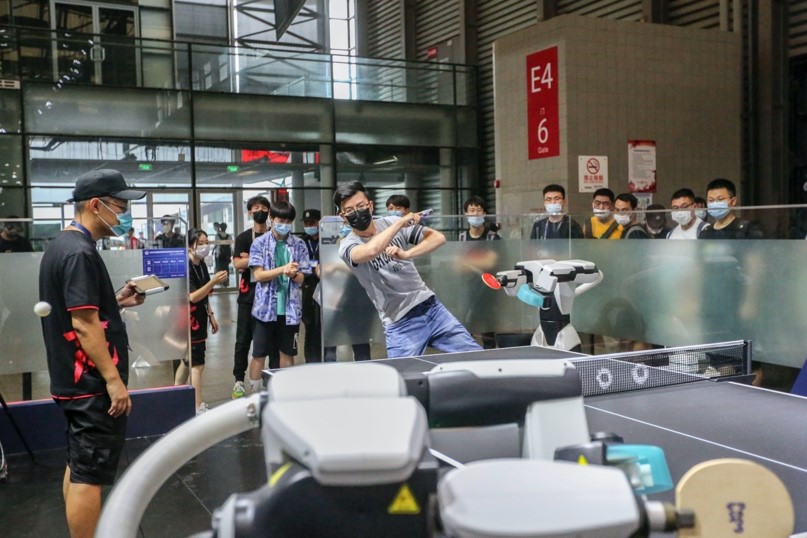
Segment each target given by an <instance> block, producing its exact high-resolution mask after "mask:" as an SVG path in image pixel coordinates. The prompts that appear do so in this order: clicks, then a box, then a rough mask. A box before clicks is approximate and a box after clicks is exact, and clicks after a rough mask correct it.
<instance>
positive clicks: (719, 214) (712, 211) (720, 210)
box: [706, 200, 729, 220]
mask: <svg viewBox="0 0 807 538" xmlns="http://www.w3.org/2000/svg"><path fill="white" fill-rule="evenodd" d="M706 207H707V211H708V212H709V215H711V216H712V217H714V218H716V219H717V220H720V219H722V218H723V217H725V216H726V215H728V214H729V202H728V200H721V201H719V202H709V204H707V206H706Z"/></svg>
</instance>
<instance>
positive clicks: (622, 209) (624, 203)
mask: <svg viewBox="0 0 807 538" xmlns="http://www.w3.org/2000/svg"><path fill="white" fill-rule="evenodd" d="M638 205H639V200H637V199H636V197H635V196H634V195H632V194H630V193H628V192H623V193H622V194H620V195H619V196H617V197H616V201H615V202H614V220H615V221H616V222H617V223H619V225H620V226H622V228H623V230H622V239H650V235H649V234H648V233H647V231H645V229H644V226H642V225H641V224H639V219H637V218H636V207H637V206H638Z"/></svg>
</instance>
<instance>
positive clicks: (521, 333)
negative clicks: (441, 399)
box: [321, 206, 807, 367]
mask: <svg viewBox="0 0 807 538" xmlns="http://www.w3.org/2000/svg"><path fill="white" fill-rule="evenodd" d="M735 214H736V217H737V218H736V220H737V223H736V224H734V225H732V226H730V227H729V228H728V230H729V231H731V230H732V229H734V228H739V231H736V232H731V233H732V234H734V235H735V236H737V237H738V238H739V237H740V235H742V237H747V238H745V239H742V240H730V239H699V240H672V239H670V240H667V239H664V240H656V239H648V240H644V241H632V240H619V241H611V240H606V241H601V240H594V239H576V238H575V239H572V238H571V233H570V232H567V233H566V235H565V236H562V237H561V238H556V239H551V238H546V239H545V238H544V237H542V236H541V234H540V233H539V234H536V238H535V239H530V236H531V235H532V231H533V228H534V226H535V223H536V222H539V221H541V220H542V219H543V218H546V215H518V216H492V217H490V219H489V220H490V221H491V222H498V223H500V224H501V228H500V229H499V230H498V232H497V233H498V234H499V236H500V237H501V240H498V241H473V242H461V241H458V240H457V239H458V236H459V233H460V232H461V231H464V230H466V229H467V228H468V225H467V222H466V221H465V220H464V218H462V217H440V216H432V217H430V218H429V226H431V227H433V228H435V229H438V230H441V231H442V232H443V233H445V235H446V237H447V238H448V243H447V244H446V245H444V246H443V247H441V248H440V249H438V250H437V251H435V252H433V253H432V254H430V255H428V256H423V257H421V258H418V259H417V261H416V264H417V266H418V268H419V270H420V274H421V275H422V277H423V280H424V281H425V282H426V284H427V285H428V286H429V287H430V288H431V289H432V290H433V291H434V292H435V293H436V295H437V296H438V298H439V299H440V300H441V301H442V302H443V303H444V304H445V305H446V307H447V308H448V309H449V310H450V311H451V312H453V313H454V314H455V316H456V317H457V318H458V319H459V320H460V321H461V322H463V323H465V324H466V326H467V327H468V329H469V331H470V332H471V333H472V334H474V335H476V336H477V337H478V339H479V340H480V342H490V341H491V339H492V340H493V341H496V340H498V341H499V344H500V345H506V344H505V343H509V344H510V345H513V344H515V343H522V344H523V343H525V342H526V343H528V342H529V341H530V335H531V334H532V333H533V331H535V329H536V327H537V325H538V321H539V311H538V309H537V308H534V307H531V306H528V305H527V304H525V303H523V302H521V301H520V300H519V299H518V298H516V297H515V296H508V295H506V294H505V293H503V292H501V291H494V290H492V289H490V288H488V287H486V286H485V285H484V283H483V281H482V279H481V274H482V273H485V272H490V273H496V272H498V271H505V270H509V269H513V268H514V267H515V265H516V263H518V262H521V261H527V260H559V261H562V260H568V259H581V260H587V261H591V262H593V263H595V264H596V265H597V267H598V268H599V269H600V270H601V271H602V273H603V275H604V279H603V281H602V282H601V283H600V284H599V285H598V286H596V287H594V288H593V289H592V290H590V291H588V292H587V293H584V294H582V295H580V297H579V298H578V299H577V300H576V302H575V304H574V309H573V311H572V316H571V320H572V324H573V325H574V327H575V328H576V329H577V331H578V332H579V333H581V336H582V340H583V344H584V351H585V352H590V353H601V352H615V351H627V350H632V349H643V348H647V347H657V346H678V345H696V344H706V343H712V342H720V341H728V340H751V341H753V350H754V359H755V360H758V361H763V362H769V363H773V364H779V365H784V366H791V367H800V366H801V365H802V363H803V362H804V357H805V351H804V350H805V349H807V341H805V336H804V328H803V321H804V319H807V274H805V272H804V270H803V268H804V267H805V266H807V241H805V240H804V237H805V235H807V218H805V217H807V206H784V207H775V208H739V209H737V210H736V211H735ZM647 216H652V217H656V219H657V217H659V216H663V217H664V221H666V223H670V224H673V225H675V222H674V220H673V219H672V215H671V214H670V212H664V211H661V212H652V213H647V215H645V214H642V213H640V214H638V217H639V219H640V220H642V221H644V219H645V218H646V217H647ZM568 217H569V218H571V219H572V220H573V221H575V222H577V223H578V224H579V225H580V229H584V228H589V229H590V228H591V218H592V214H591V213H587V214H573V215H570V216H568ZM676 218H680V216H678V215H676ZM657 220H658V219H657ZM708 220H713V219H711V218H709V219H708ZM655 224H658V222H656V223H655ZM693 225H694V226H697V225H698V222H694V223H690V224H688V226H689V228H688V230H691V229H692V226H693ZM667 226H669V224H667V225H664V224H663V225H662V227H667ZM709 226H710V227H711V226H714V224H713V223H712V224H710V225H709ZM340 227H341V224H339V223H333V224H330V223H326V224H324V225H323V230H322V236H323V237H324V238H326V239H325V240H324V241H323V246H322V249H321V256H322V274H323V275H324V277H323V280H322V292H323V298H322V305H323V340H324V345H325V346H330V347H333V346H337V347H338V346H347V345H348V344H357V343H363V342H370V343H375V344H379V345H381V346H382V348H383V343H384V335H383V330H382V327H381V323H380V321H379V318H378V315H377V314H376V311H375V309H374V308H373V306H372V304H371V303H370V302H369V300H368V299H367V294H366V293H365V292H364V290H363V289H362V288H361V286H360V285H359V283H358V281H356V280H355V278H354V277H353V276H352V274H351V273H350V272H349V270H348V268H347V266H346V265H345V263H343V261H342V260H340V259H339V257H338V230H339V228H340ZM608 227H609V226H608V223H607V222H606V223H603V224H602V226H595V228H596V229H598V230H600V229H602V228H605V229H607V228H608ZM717 227H722V226H721V223H718V225H717ZM537 228H538V230H543V229H544V225H543V224H541V225H539V226H538V227H537ZM575 228H576V227H574V226H571V227H567V229H575ZM729 231H726V229H725V228H724V229H723V231H722V232H721V234H723V235H725V234H728V233H729ZM679 232H680V230H679ZM620 233H621V232H620ZM744 234H747V235H744ZM549 235H550V237H551V235H552V232H550V234H549ZM664 235H666V233H665V234H664ZM326 243H330V244H326ZM339 351H340V353H339V357H340V358H344V357H349V356H350V350H349V348H348V347H340V348H339Z"/></svg>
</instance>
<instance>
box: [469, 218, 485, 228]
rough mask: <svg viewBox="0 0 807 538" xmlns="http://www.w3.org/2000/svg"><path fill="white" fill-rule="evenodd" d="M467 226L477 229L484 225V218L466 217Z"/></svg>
mask: <svg viewBox="0 0 807 538" xmlns="http://www.w3.org/2000/svg"><path fill="white" fill-rule="evenodd" d="M468 224H470V225H471V226H473V227H474V228H478V227H480V226H482V225H483V224H485V217H468Z"/></svg>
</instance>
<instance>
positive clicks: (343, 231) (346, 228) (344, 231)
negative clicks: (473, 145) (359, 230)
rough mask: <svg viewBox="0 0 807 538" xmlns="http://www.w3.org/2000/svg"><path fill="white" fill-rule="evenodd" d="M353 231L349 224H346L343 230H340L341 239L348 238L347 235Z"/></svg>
mask: <svg viewBox="0 0 807 538" xmlns="http://www.w3.org/2000/svg"><path fill="white" fill-rule="evenodd" d="M352 229H353V228H351V227H350V225H349V224H345V225H344V226H342V229H341V230H339V237H347V234H349V233H350V231H351V230H352Z"/></svg>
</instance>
